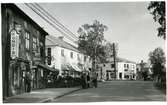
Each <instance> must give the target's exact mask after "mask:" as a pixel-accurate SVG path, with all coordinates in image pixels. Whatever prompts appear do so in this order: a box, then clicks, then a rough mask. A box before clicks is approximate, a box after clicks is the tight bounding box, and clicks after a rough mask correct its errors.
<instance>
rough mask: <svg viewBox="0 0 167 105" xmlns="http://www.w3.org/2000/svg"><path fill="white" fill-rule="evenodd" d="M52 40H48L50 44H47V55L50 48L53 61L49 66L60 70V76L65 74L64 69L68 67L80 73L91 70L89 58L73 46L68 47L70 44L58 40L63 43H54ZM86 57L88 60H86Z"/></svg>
mask: <svg viewBox="0 0 167 105" xmlns="http://www.w3.org/2000/svg"><path fill="white" fill-rule="evenodd" d="M51 40H52V41H51ZM51 40H48V41H49V43H46V44H47V45H46V54H47V50H48V48H51V56H52V57H51V58H52V59H51V64H50V65H49V66H50V67H54V68H55V69H58V70H59V75H62V74H63V67H64V66H67V65H68V66H71V67H72V68H73V69H75V70H76V71H78V72H82V71H84V70H88V69H89V68H91V60H89V57H86V56H84V55H83V54H82V53H80V52H79V51H78V50H77V48H75V47H74V46H73V45H67V44H68V43H66V42H65V41H63V40H62V39H58V38H57V39H56V40H57V41H58V40H59V41H60V40H61V43H57V42H53V40H54V39H53V38H52V39H51ZM56 40H55V41H56ZM48 41H47V42H48ZM84 57H86V58H85V59H84ZM79 64H80V65H82V67H81V66H79Z"/></svg>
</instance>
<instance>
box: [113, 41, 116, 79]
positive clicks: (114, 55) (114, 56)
mask: <svg viewBox="0 0 167 105" xmlns="http://www.w3.org/2000/svg"><path fill="white" fill-rule="evenodd" d="M113 58H114V72H115V79H116V77H117V76H116V72H117V71H116V51H115V43H113Z"/></svg>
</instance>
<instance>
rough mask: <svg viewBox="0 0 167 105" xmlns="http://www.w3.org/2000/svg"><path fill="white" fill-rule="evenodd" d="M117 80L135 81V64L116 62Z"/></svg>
mask: <svg viewBox="0 0 167 105" xmlns="http://www.w3.org/2000/svg"><path fill="white" fill-rule="evenodd" d="M117 79H118V80H136V64H135V63H130V62H118V74H117Z"/></svg>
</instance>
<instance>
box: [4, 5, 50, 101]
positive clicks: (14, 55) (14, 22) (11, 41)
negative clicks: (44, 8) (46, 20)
mask: <svg viewBox="0 0 167 105" xmlns="http://www.w3.org/2000/svg"><path fill="white" fill-rule="evenodd" d="M1 16H2V35H1V36H2V75H3V77H2V78H3V79H2V80H3V98H6V97H9V96H13V95H16V94H21V93H24V92H25V73H26V71H31V76H32V81H31V87H32V89H39V88H45V87H46V77H47V74H48V73H49V71H52V69H50V68H49V67H48V66H46V65H45V59H46V56H45V37H46V35H48V33H47V32H46V31H44V30H43V29H42V28H41V27H40V26H39V25H38V24H37V23H35V22H34V21H33V20H32V19H31V18H30V17H29V16H27V15H26V14H25V13H24V12H23V11H22V10H20V9H19V8H18V7H17V6H16V5H15V4H11V3H8V4H3V3H2V4H1Z"/></svg>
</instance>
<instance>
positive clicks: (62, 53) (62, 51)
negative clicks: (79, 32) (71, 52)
mask: <svg viewBox="0 0 167 105" xmlns="http://www.w3.org/2000/svg"><path fill="white" fill-rule="evenodd" d="M61 56H63V57H64V49H61Z"/></svg>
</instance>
